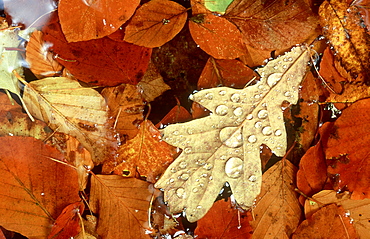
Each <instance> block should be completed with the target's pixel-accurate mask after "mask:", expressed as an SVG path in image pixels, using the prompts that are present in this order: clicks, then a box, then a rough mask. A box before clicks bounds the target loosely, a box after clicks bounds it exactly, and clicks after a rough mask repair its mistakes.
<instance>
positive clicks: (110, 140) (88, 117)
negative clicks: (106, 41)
mask: <svg viewBox="0 0 370 239" xmlns="http://www.w3.org/2000/svg"><path fill="white" fill-rule="evenodd" d="M23 98H24V101H25V103H26V105H27V106H28V107H29V108H30V111H31V113H32V114H33V115H35V116H36V118H38V119H40V120H43V121H44V122H46V123H48V125H49V127H51V128H52V129H53V130H55V131H59V132H63V133H65V134H69V135H71V136H73V137H76V138H77V140H79V141H80V142H81V144H82V145H83V146H84V147H85V148H86V149H88V150H89V152H90V153H91V155H92V159H93V161H94V163H95V164H99V163H101V162H103V161H104V160H106V159H107V158H109V157H110V156H111V155H110V154H111V152H110V151H111V150H112V149H114V148H115V146H116V144H117V142H115V139H114V132H113V131H112V129H111V128H110V125H109V122H108V107H107V105H106V103H105V101H104V99H103V97H102V96H101V95H100V94H99V93H98V92H96V91H95V90H93V89H90V88H84V87H82V86H81V85H80V84H79V83H78V82H77V81H74V80H71V79H68V78H65V77H48V78H44V79H42V80H37V81H33V82H31V83H29V84H27V85H26V87H25V89H24V94H23Z"/></svg>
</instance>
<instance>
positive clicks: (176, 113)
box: [155, 105, 192, 128]
mask: <svg viewBox="0 0 370 239" xmlns="http://www.w3.org/2000/svg"><path fill="white" fill-rule="evenodd" d="M191 119H192V117H191V114H190V113H189V112H188V111H187V110H186V109H185V108H184V107H182V106H181V105H176V106H175V107H173V108H172V109H171V110H170V112H168V113H167V114H166V116H165V117H163V119H162V120H161V121H160V122H158V124H156V125H155V127H157V128H163V127H164V126H165V125H168V124H175V123H181V122H186V121H188V120H191Z"/></svg>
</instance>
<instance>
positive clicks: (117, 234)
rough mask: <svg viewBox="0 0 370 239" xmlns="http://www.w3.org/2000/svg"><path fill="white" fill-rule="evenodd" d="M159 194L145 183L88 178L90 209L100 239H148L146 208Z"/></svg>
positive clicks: (135, 180) (120, 177)
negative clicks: (89, 181)
mask: <svg viewBox="0 0 370 239" xmlns="http://www.w3.org/2000/svg"><path fill="white" fill-rule="evenodd" d="M157 193H158V192H156V191H155V189H154V188H153V187H152V186H151V185H150V184H149V183H147V182H144V181H141V180H139V179H134V178H124V177H122V176H119V175H96V177H92V178H91V193H90V207H91V210H92V211H93V212H94V213H97V214H98V215H99V219H98V222H99V223H98V228H97V232H98V234H99V235H100V236H101V237H102V238H106V239H110V238H127V239H139V238H140V239H144V238H146V239H149V238H151V237H150V236H149V235H148V231H147V230H150V229H151V228H149V222H148V209H149V205H150V200H151V197H153V196H154V194H157Z"/></svg>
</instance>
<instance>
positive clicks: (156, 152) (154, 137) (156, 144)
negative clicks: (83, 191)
mask: <svg viewBox="0 0 370 239" xmlns="http://www.w3.org/2000/svg"><path fill="white" fill-rule="evenodd" d="M170 149H171V148H170V146H169V145H168V144H167V143H166V142H163V141H162V140H161V135H160V133H159V131H158V129H157V128H156V127H155V126H154V125H153V123H152V122H150V121H149V120H145V121H144V122H143V123H141V124H140V131H139V133H138V134H137V135H136V137H135V138H133V139H132V140H130V141H128V142H127V143H126V144H124V145H122V146H121V147H120V148H119V150H118V154H119V156H118V160H119V162H120V163H119V165H117V166H116V167H115V168H114V172H115V173H116V174H118V175H122V172H123V171H129V174H128V175H126V176H129V177H133V176H134V175H135V173H136V172H138V173H139V174H140V175H141V176H146V177H147V181H148V182H152V183H154V182H156V181H157V177H158V176H159V175H160V174H161V173H163V172H164V170H165V169H166V168H167V166H168V165H169V164H170V163H171V162H172V161H173V158H172V157H171V150H170Z"/></svg>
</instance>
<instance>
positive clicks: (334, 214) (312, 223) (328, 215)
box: [292, 204, 358, 239]
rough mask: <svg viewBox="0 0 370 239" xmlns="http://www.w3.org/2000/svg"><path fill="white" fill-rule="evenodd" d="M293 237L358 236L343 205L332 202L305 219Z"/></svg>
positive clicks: (326, 238)
mask: <svg viewBox="0 0 370 239" xmlns="http://www.w3.org/2000/svg"><path fill="white" fill-rule="evenodd" d="M292 238H293V239H298V238H323V239H331V238H332V239H334V238H335V239H342V238H343V239H347V238H353V239H355V238H358V237H357V234H356V231H355V229H354V228H353V225H352V224H351V223H350V220H349V218H348V217H346V216H345V212H344V210H343V207H341V206H336V205H335V204H330V205H329V206H326V207H323V208H321V209H320V210H319V211H317V212H316V213H314V214H313V215H312V216H311V217H310V218H308V219H306V220H305V221H303V222H302V223H301V225H300V226H299V228H298V229H297V230H296V231H295V232H294V234H293V237H292Z"/></svg>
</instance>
